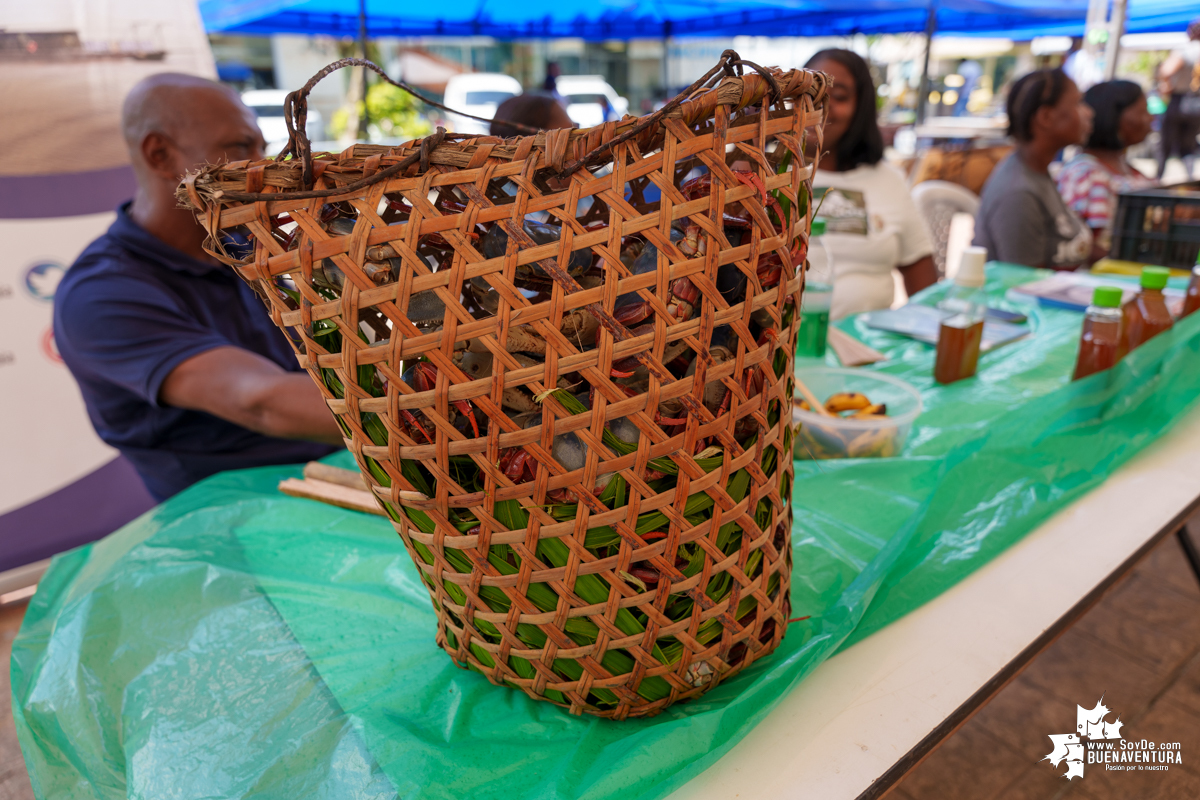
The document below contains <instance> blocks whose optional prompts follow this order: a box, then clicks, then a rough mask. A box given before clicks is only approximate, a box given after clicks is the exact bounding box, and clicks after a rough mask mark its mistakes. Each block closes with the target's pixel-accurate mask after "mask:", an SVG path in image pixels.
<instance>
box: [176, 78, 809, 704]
mask: <svg viewBox="0 0 1200 800" xmlns="http://www.w3.org/2000/svg"><path fill="white" fill-rule="evenodd" d="M825 94H826V78H825V76H823V75H821V74H820V73H814V72H808V71H803V70H793V71H780V70H778V69H773V70H762V71H760V72H750V71H747V73H746V74H745V75H737V74H735V73H734V70H733V69H731V68H729V66H728V65H726V68H725V72H724V74H722V75H720V76H719V77H718V78H714V79H713V81H711V82H710V85H709V86H708V87H701V88H700V89H699V90H697V91H695V92H693V94H692V95H691V97H690V99H687V100H686V101H684V102H682V103H681V104H679V105H677V106H675V107H673V108H669V109H668V110H667V112H666V113H665V114H663V115H662V116H661V118H656V119H654V120H650V121H649V122H650V124H648V125H643V126H642V127H641V129H639V130H636V133H635V135H632V136H624V137H623V136H622V134H628V133H629V132H630V131H635V128H636V126H638V125H639V123H641V122H646V120H641V121H639V120H638V119H635V118H631V117H627V118H626V119H625V120H622V121H621V122H610V123H606V124H605V125H603V126H601V127H597V128H592V129H590V130H556V131H548V132H544V133H539V134H537V135H536V136H527V137H520V138H513V139H508V140H500V139H497V138H492V137H481V138H473V139H464V138H461V137H453V136H443V135H441V134H438V135H435V136H434V137H430V138H428V139H425V140H423V141H417V142H411V143H408V144H406V145H403V146H399V147H381V146H366V145H355V146H353V147H351V148H350V149H348V150H346V151H345V152H343V153H341V154H340V155H329V154H319V155H317V156H316V157H315V158H314V159H313V160H312V162H311V164H310V167H309V169H310V171H309V173H308V174H310V175H311V177H312V180H313V181H314V183H313V184H312V185H311V186H307V185H305V170H304V163H303V162H304V161H305V159H292V160H285V161H279V162H274V161H265V162H256V163H248V162H240V163H232V164H225V165H218V166H210V167H207V168H204V169H202V170H200V171H199V172H198V173H196V174H192V175H189V176H188V178H187V180H186V181H185V184H184V186H183V187H181V191H180V197H181V198H182V199H183V200H184V202H186V203H188V204H190V205H191V206H192V207H193V208H195V209H196V210H197V212H198V216H199V217H200V219H201V220H202V222H203V224H204V225H205V227H206V228H207V229H208V231H209V232H210V233H211V234H212V235H213V236H212V238H211V239H210V241H209V244H208V246H209V248H210V252H213V253H214V255H217V256H218V257H220V258H221V259H222V260H223V261H225V262H226V263H228V264H230V265H231V266H233V267H234V268H235V269H236V270H237V272H238V273H239V274H240V275H241V276H242V277H243V278H244V279H245V280H246V281H248V282H249V283H250V284H251V285H252V286H253V287H255V289H256V291H257V292H258V293H259V294H260V295H261V296H262V298H263V299H264V301H265V302H266V304H267V306H268V308H269V310H270V313H271V315H272V317H273V319H274V320H275V322H276V323H277V324H278V325H279V326H280V327H281V328H282V329H283V330H284V332H285V333H287V334H288V335H289V337H290V339H291V340H292V342H293V344H294V346H295V348H296V352H297V355H298V357H299V359H300V363H301V364H302V365H303V366H304V367H305V368H307V369H308V371H309V373H310V374H311V376H312V377H313V379H314V381H316V383H317V386H318V387H320V389H321V391H322V392H323V393H324V395H325V397H326V398H327V400H328V404H329V407H330V409H332V411H333V412H334V414H335V415H336V416H337V418H338V419H339V420H340V423H341V425H342V427H343V431H344V432H345V434H346V444H347V447H348V448H349V449H350V450H351V451H352V452H353V453H354V456H355V458H356V459H357V461H358V463H359V465H360V467H361V469H362V472H363V476H364V478H365V480H366V481H367V483H368V485H369V486H370V487H371V489H372V490H373V492H374V493H375V494H376V495H377V497H378V498H379V500H380V502H381V504H382V505H383V507H384V509H385V510H386V511H387V513H388V515H389V517H390V518H391V519H392V521H393V523H394V524H395V527H396V529H397V531H399V533H400V535H401V537H402V538H403V540H404V543H405V545H406V547H407V548H408V552H409V554H410V555H411V556H412V558H413V561H414V562H415V563H416V564H417V566H418V567H419V569H420V571H421V573H422V577H423V579H424V581H425V583H426V586H427V587H428V589H429V592H430V595H431V598H432V600H433V603H434V606H435V608H436V609H437V612H438V631H437V642H438V644H439V645H440V646H441V647H443V648H444V649H445V650H446V651H447V652H448V653H449V654H450V656H451V657H452V658H453V659H454V660H455V662H456V663H458V664H459V665H461V666H466V667H469V668H471V669H474V670H477V671H479V672H480V673H482V674H484V675H485V676H487V677H488V678H489V679H490V680H492V681H493V682H495V683H498V684H506V685H509V686H513V687H517V688H519V689H521V690H522V691H524V692H525V693H527V694H528V695H529V696H531V697H533V698H536V699H542V700H549V701H551V702H554V703H556V704H559V705H561V706H563V707H565V708H568V709H570V710H571V711H572V712H574V713H581V712H587V713H591V714H596V715H599V716H604V717H613V718H618V719H620V718H625V717H628V716H640V715H646V714H653V713H657V712H658V711H661V710H662V709H663V708H665V707H666V706H668V705H670V704H671V703H674V702H677V701H679V700H684V699H687V698H690V697H694V696H697V695H699V694H701V693H703V692H705V691H707V690H709V689H711V688H712V687H714V686H716V685H717V684H718V683H719V682H721V681H723V680H725V679H727V678H728V677H730V676H732V675H734V674H736V673H737V672H738V671H740V670H741V669H743V668H744V667H746V666H747V665H749V664H751V663H752V662H754V661H755V660H757V659H759V658H761V657H763V656H764V655H766V654H768V653H770V652H771V651H772V650H773V649H774V648H775V647H776V646H777V645H778V644H779V641H780V639H781V638H782V637H783V635H784V631H785V629H786V627H787V620H788V615H789V611H790V606H789V585H790V569H791V545H790V526H791V510H790V507H789V503H788V499H789V498H790V494H791V482H792V473H791V448H792V442H791V430H790V427H789V426H790V419H791V412H790V404H791V394H792V353H793V352H794V348H795V337H796V330H797V326H798V323H799V313H798V309H799V303H800V295H801V291H802V285H803V271H802V270H800V269H797V268H796V265H797V264H802V263H803V261H804V254H805V252H806V251H807V239H808V227H809V218H810V217H811V202H810V200H811V174H812V168H811V166H808V165H807V162H806V160H805V155H804V153H805V147H804V138H805V136H806V135H807V136H808V137H810V140H811V138H812V137H816V142H817V144H818V146H819V137H820V127H821V124H822V122H823V113H824V112H823V104H824V98H825ZM806 129H807V133H806ZM614 141H616V144H614V145H613V146H612V147H610V148H608V149H607V150H605V151H603V152H602V153H600V154H599V155H597V154H595V153H594V151H595V150H596V148H597V147H599V146H601V145H604V144H605V143H610V142H614ZM811 143H812V142H811V141H810V145H811ZM589 154H591V155H590V157H589ZM398 165H402V166H398ZM381 172H384V173H385V174H384V176H383V177H382V178H378V179H376V180H375V182H373V183H371V182H370V181H363V179H364V178H372V176H378V175H379V173H381ZM704 175H707V176H708V177H704ZM697 178H699V180H697ZM354 184H357V186H355V185H354ZM347 186H349V187H350V189H349V190H344V189H342V188H341V187H347ZM681 187H682V188H681ZM330 190H334V192H332V196H330V195H331V191H330ZM522 220H525V222H524V223H523V222H522ZM538 220H540V221H543V222H544V224H546V225H549V226H551V227H552V228H557V229H559V230H558V232H557V233H556V234H555V235H556V236H557V239H556V240H555V239H554V238H550V239H547V237H546V236H545V235H544V230H545V229H542V228H538V226H537V225H535V224H532V222H531V221H538ZM673 226H674V228H675V230H674V232H673V231H672V227H673ZM497 228H499V229H500V230H502V231H504V233H505V234H506V235H504V236H501V235H500V234H498V233H496V232H495V230H496V229H497ZM238 232H242V233H245V234H248V236H249V237H250V239H252V242H253V252H252V253H250V251H249V248H248V247H247V246H246V244H245V242H246V240H245V239H244V238H241V239H239V237H238V236H237V234H238ZM539 232H540V233H539ZM238 241H240V242H241V243H242V244H241V245H235V242H238ZM650 247H655V248H657V250H658V254H657V261H656V262H655V261H653V259H654V255H653V251H652V250H651V251H649V255H646V254H647V249H648V248H650ZM639 249H640V251H641V253H642V255H643V256H644V257H645V258H647V259H651V260H650V261H649V262H645V261H644V262H642V267H643V268H642V269H641V270H638V268H637V265H638V261H637V260H636V258H634V257H633V256H634V254H636V253H637V252H638V250H639ZM623 256H624V261H623V260H622V257H623ZM646 263H649V264H650V267H651V268H650V269H648V270H647V269H645V264H646ZM684 279H686V280H684ZM531 287H532V288H531ZM739 287H742V288H740V289H739ZM723 292H724V293H723ZM619 300H620V301H619ZM631 308H632V310H631ZM643 316H644V318H640V319H634V318H636V317H643ZM619 320H624V321H619ZM555 389H557V390H558V391H552V390H555ZM476 428H478V431H479V432H478V435H477V434H476V430H475V429H476Z"/></svg>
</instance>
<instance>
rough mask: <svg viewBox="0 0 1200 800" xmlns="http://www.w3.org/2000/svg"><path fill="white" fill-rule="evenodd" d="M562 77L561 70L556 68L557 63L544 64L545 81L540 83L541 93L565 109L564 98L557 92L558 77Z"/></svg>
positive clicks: (565, 102)
mask: <svg viewBox="0 0 1200 800" xmlns="http://www.w3.org/2000/svg"><path fill="white" fill-rule="evenodd" d="M559 75H562V68H561V67H559V66H558V62H557V61H550V62H547V64H546V79H545V80H544V81H542V91H543V92H545V93H546V94H548V95H550V96H551V97H553V98H554V99H555V100H557V101H558V102H560V103H562V104H563V107H566V104H567V101H566V98H565V97H563V96H562V93H561V92H559V91H558V76H559Z"/></svg>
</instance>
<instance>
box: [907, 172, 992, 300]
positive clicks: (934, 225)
mask: <svg viewBox="0 0 1200 800" xmlns="http://www.w3.org/2000/svg"><path fill="white" fill-rule="evenodd" d="M912 196H913V202H914V203H916V204H917V210H918V211H919V212H920V214H921V216H922V217H923V218H924V220H925V225H926V227H927V228H928V229H929V235H930V236H931V237H932V239H933V263H934V264H935V265H937V270H938V275H941V276H943V277H945V276H946V245H947V244H948V243H949V241H950V223H951V221H952V220H953V219H954V215H955V214H970V215H971V216H972V217H974V216H975V214H976V212H978V211H979V197H978V195H976V194H975V193H974V192H972V191H971V190H970V189H966V188H964V187H962V186H959V185H958V184H957V183H950V182H949V181H922V182H921V183H918V184H917V185H916V186H914V187H913V188H912ZM956 266H957V265H956Z"/></svg>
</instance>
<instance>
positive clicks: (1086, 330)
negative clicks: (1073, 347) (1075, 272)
mask: <svg viewBox="0 0 1200 800" xmlns="http://www.w3.org/2000/svg"><path fill="white" fill-rule="evenodd" d="M1121 336H1122V326H1121V290H1120V289H1118V288H1116V287H1115V286H1097V287H1096V291H1095V292H1093V293H1092V304H1091V305H1090V306H1088V309H1087V311H1086V312H1084V315H1083V333H1082V334H1081V335H1080V337H1079V357H1078V358H1076V359H1075V375H1074V376H1073V377H1072V378H1071V380H1076V381H1077V380H1079V379H1080V378H1086V377H1087V376H1088V375H1092V374H1094V373H1096V372H1100V371H1101V370H1106V369H1109V368H1110V367H1112V366H1114V365H1115V364H1116V363H1117V361H1119V360H1120V358H1121V353H1120V351H1121Z"/></svg>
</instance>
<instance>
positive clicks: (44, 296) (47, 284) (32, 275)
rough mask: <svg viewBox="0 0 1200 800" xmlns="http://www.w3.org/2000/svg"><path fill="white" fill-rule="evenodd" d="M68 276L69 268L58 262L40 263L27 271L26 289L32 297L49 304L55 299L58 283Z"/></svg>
mask: <svg viewBox="0 0 1200 800" xmlns="http://www.w3.org/2000/svg"><path fill="white" fill-rule="evenodd" d="M66 274H67V268H66V267H64V266H63V265H62V264H59V263H58V262H57V261H39V262H38V263H36V264H34V265H33V266H32V267H30V268H29V269H27V270H26V271H25V289H26V290H27V291H28V292H29V295H30V297H33V298H34V299H36V300H45V301H46V302H47V303H48V302H50V301H51V300H53V299H54V292H55V291H57V290H58V283H59V281H61V280H62V279H63V275H66Z"/></svg>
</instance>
